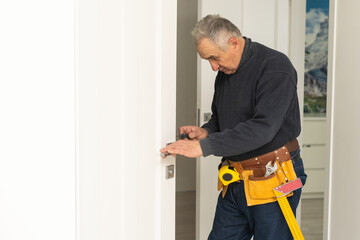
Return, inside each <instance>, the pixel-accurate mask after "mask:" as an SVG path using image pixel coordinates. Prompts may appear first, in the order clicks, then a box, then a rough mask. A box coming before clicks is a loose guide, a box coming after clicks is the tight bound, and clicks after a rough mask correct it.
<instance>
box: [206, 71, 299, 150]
mask: <svg viewBox="0 0 360 240" xmlns="http://www.w3.org/2000/svg"><path fill="white" fill-rule="evenodd" d="M296 94H297V92H296V81H294V80H293V79H291V77H290V76H289V75H288V74H287V73H283V72H275V73H268V74H265V75H263V76H262V78H261V79H260V81H259V83H258V85H257V88H256V91H255V108H254V114H253V116H252V118H250V119H249V120H247V121H245V122H240V123H238V124H237V125H236V126H235V127H234V128H233V129H225V130H223V131H221V132H215V133H212V134H211V135H209V137H208V138H206V139H202V140H200V145H201V148H202V151H203V155H204V156H208V155H211V154H213V155H215V156H233V155H239V154H243V153H246V152H249V151H252V150H255V149H257V148H259V147H261V146H263V145H265V144H267V143H268V142H270V141H271V140H272V139H273V138H274V137H275V135H276V133H277V132H278V131H279V129H280V127H281V126H282V124H283V122H284V120H285V119H286V115H287V112H288V111H289V108H290V107H294V106H296V105H294V104H293V103H294V101H295V99H296Z"/></svg>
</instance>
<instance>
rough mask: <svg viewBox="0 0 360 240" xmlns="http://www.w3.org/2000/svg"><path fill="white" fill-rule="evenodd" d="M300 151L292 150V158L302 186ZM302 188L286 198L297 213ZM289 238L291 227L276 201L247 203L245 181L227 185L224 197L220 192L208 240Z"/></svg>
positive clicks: (304, 177)
mask: <svg viewBox="0 0 360 240" xmlns="http://www.w3.org/2000/svg"><path fill="white" fill-rule="evenodd" d="M298 154H300V150H298V151H295V152H292V153H291V158H292V160H293V164H294V170H295V173H296V175H297V177H298V178H300V179H301V181H302V183H303V184H304V185H305V182H306V178H307V176H306V174H305V171H304V165H303V161H302V159H301V158H299V159H298V160H297V161H294V159H296V158H298V157H299V155H298ZM300 196H301V189H298V190H296V191H294V195H293V196H291V197H289V198H288V200H289V203H290V206H291V208H292V210H293V212H294V214H295V213H296V208H297V206H298V204H299V201H300ZM251 237H254V240H292V239H293V237H292V235H291V232H290V229H289V227H288V225H287V223H286V221H285V218H284V215H283V213H282V212H281V209H280V206H279V204H278V202H273V203H267V204H262V205H256V206H250V207H249V206H247V204H246V198H245V191H244V182H243V181H240V182H235V183H231V184H230V185H229V188H228V190H227V193H226V195H225V197H224V198H222V195H221V193H220V195H219V198H218V203H217V206H216V212H215V219H214V223H213V228H212V231H211V232H210V235H209V237H208V240H250V239H251Z"/></svg>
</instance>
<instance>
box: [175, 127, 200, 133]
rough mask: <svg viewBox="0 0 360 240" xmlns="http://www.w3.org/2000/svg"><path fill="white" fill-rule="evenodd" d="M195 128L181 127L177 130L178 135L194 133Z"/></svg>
mask: <svg viewBox="0 0 360 240" xmlns="http://www.w3.org/2000/svg"><path fill="white" fill-rule="evenodd" d="M196 127H197V126H182V127H180V128H179V133H180V134H183V133H190V132H195V129H196Z"/></svg>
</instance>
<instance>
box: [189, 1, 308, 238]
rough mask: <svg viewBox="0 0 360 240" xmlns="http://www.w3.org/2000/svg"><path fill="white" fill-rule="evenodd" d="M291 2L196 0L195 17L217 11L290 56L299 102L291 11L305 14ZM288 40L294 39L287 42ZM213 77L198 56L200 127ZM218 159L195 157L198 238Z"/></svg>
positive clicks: (209, 211) (296, 25)
mask: <svg viewBox="0 0 360 240" xmlns="http://www.w3.org/2000/svg"><path fill="white" fill-rule="evenodd" d="M290 2H291V1H290V0H256V1H254V0H242V1H237V0H231V1H227V2H226V4H224V3H223V2H221V1H216V0H199V13H198V16H199V19H200V18H202V17H204V16H206V15H207V14H215V13H218V14H220V15H221V16H223V17H225V18H228V19H229V20H230V21H232V22H233V23H234V24H235V25H237V26H238V27H239V28H240V31H241V33H242V34H243V35H244V36H246V37H249V38H251V39H252V40H253V41H256V42H260V43H262V44H264V45H267V46H268V47H271V48H274V49H277V50H279V51H281V52H283V53H285V54H286V55H288V56H290V59H291V60H292V62H293V64H294V65H295V67H296V68H297V71H298V86H299V87H298V95H299V101H300V102H301V103H302V99H303V87H302V86H303V77H302V76H303V62H304V55H303V52H304V50H303V49H304V48H303V43H304V35H305V28H304V26H305V18H304V16H303V15H301V14H300V15H299V14H294V11H295V12H296V13H299V12H301V11H303V12H304V14H305V5H304V3H298V2H305V1H293V2H292V4H290ZM290 18H291V20H292V21H290ZM302 20H303V22H301V21H302ZM290 24H291V28H292V29H296V30H297V31H293V32H290ZM301 31H302V33H301ZM299 32H300V33H299ZM290 39H294V40H293V41H291V42H290ZM299 46H300V47H299ZM215 76H216V72H213V71H212V70H211V68H210V65H209V63H208V62H207V61H204V60H201V59H200V58H199V59H198V108H199V109H200V116H199V118H200V119H199V120H200V121H199V123H200V126H201V125H202V124H204V123H205V121H204V114H205V113H210V112H211V102H212V96H213V89H214V80H215ZM300 109H302V106H301V108H300ZM219 161H220V158H218V157H214V156H209V157H206V158H203V157H202V158H199V159H197V200H196V201H197V203H196V207H197V221H196V225H197V226H196V239H197V240H200V239H206V238H207V236H208V234H209V232H210V230H211V226H212V222H213V218H214V213H215V206H216V201H217V196H218V194H219V193H218V191H217V190H216V186H217V166H218V164H219Z"/></svg>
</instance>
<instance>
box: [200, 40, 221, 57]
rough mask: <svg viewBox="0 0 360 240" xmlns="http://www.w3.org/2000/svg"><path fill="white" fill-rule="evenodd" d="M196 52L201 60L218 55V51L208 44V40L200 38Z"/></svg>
mask: <svg viewBox="0 0 360 240" xmlns="http://www.w3.org/2000/svg"><path fill="white" fill-rule="evenodd" d="M196 50H197V52H198V53H199V55H200V57H201V58H204V59H208V58H210V57H212V56H215V55H218V53H219V49H218V48H217V47H216V46H215V45H214V44H212V43H211V42H210V39H209V38H202V39H199V41H198V42H197V44H196Z"/></svg>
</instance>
